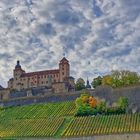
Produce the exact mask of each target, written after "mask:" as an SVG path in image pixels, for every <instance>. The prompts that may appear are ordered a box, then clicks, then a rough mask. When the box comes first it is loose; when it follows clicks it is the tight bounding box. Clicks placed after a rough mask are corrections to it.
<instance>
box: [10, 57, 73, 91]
mask: <svg viewBox="0 0 140 140" xmlns="http://www.w3.org/2000/svg"><path fill="white" fill-rule="evenodd" d="M65 82H68V83H70V84H73V83H72V82H74V79H73V78H72V77H70V64H69V61H68V60H67V59H66V58H65V57H64V58H63V59H62V60H61V61H60V62H59V68H58V69H54V70H44V71H36V72H30V73H26V72H25V71H24V70H23V69H22V67H21V65H20V62H19V61H17V65H16V66H15V69H14V70H13V78H11V79H10V80H9V81H8V88H9V89H15V90H22V89H27V88H34V87H42V86H46V87H48V88H49V87H53V88H54V89H55V90H57V91H58V90H61V89H62V88H63V85H64V83H65Z"/></svg>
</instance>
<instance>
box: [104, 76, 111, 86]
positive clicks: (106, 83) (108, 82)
mask: <svg viewBox="0 0 140 140" xmlns="http://www.w3.org/2000/svg"><path fill="white" fill-rule="evenodd" d="M102 85H109V86H111V85H112V77H111V75H105V76H104V77H103V79H102Z"/></svg>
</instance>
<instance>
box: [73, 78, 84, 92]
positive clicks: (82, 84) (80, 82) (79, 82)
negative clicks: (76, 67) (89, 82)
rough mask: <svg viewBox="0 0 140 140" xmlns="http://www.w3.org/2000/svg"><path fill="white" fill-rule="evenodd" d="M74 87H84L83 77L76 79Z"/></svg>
mask: <svg viewBox="0 0 140 140" xmlns="http://www.w3.org/2000/svg"><path fill="white" fill-rule="evenodd" d="M75 89H76V90H82V89H85V81H84V79H83V78H79V79H77V81H76V84H75Z"/></svg>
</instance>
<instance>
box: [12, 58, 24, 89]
mask: <svg viewBox="0 0 140 140" xmlns="http://www.w3.org/2000/svg"><path fill="white" fill-rule="evenodd" d="M23 73H25V71H24V70H22V68H21V65H20V61H19V60H18V61H17V64H16V66H15V69H14V70H13V76H14V83H13V88H14V89H18V90H20V89H21V81H20V77H21V75H22V74H23Z"/></svg>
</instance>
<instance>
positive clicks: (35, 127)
mask: <svg viewBox="0 0 140 140" xmlns="http://www.w3.org/2000/svg"><path fill="white" fill-rule="evenodd" d="M63 122H64V118H57V119H56V118H55V119H22V120H20V119H19V120H5V121H0V137H35V136H38V137H39V136H46V137H52V136H54V135H55V133H56V132H57V131H58V129H59V127H60V126H61V125H62V123H63Z"/></svg>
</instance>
